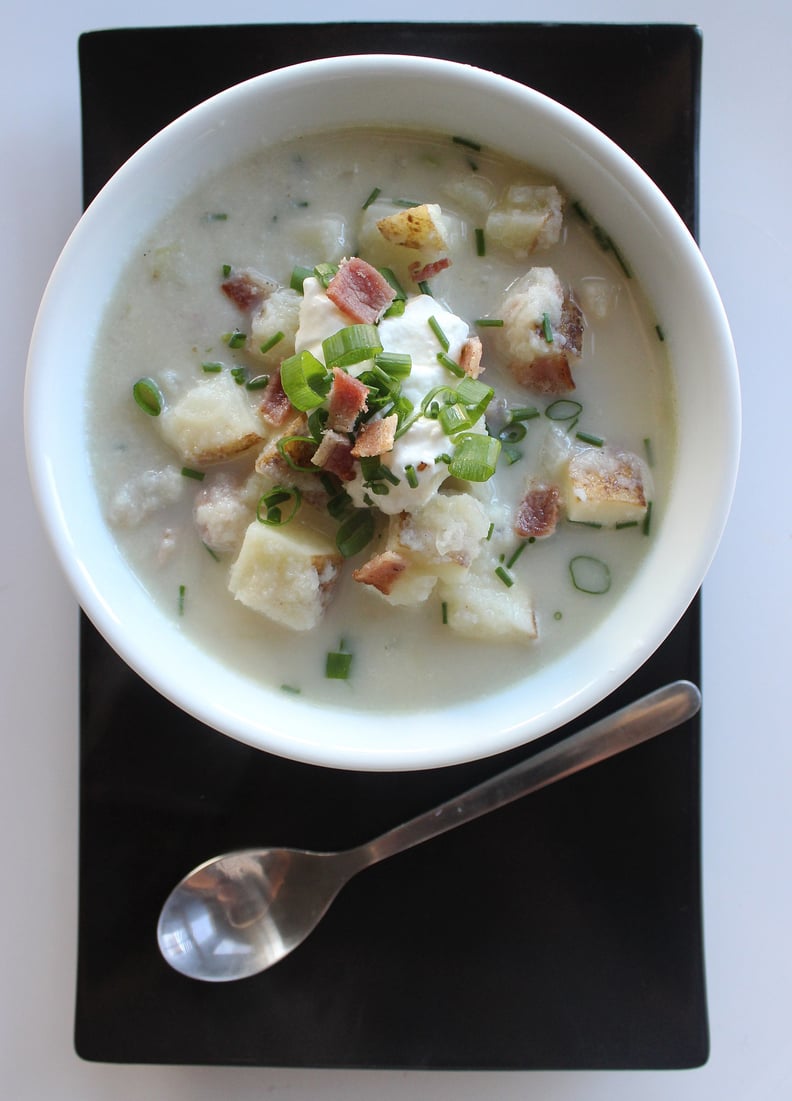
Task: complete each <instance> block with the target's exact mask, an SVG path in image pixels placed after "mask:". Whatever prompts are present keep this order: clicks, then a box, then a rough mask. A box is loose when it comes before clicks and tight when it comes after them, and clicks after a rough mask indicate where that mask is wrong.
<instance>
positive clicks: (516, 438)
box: [498, 421, 527, 443]
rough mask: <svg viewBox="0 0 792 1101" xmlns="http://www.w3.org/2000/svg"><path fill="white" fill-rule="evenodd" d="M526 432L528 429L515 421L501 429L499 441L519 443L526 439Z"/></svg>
mask: <svg viewBox="0 0 792 1101" xmlns="http://www.w3.org/2000/svg"><path fill="white" fill-rule="evenodd" d="M526 432H527V429H526V427H525V425H524V424H523V423H522V422H521V421H514V422H512V423H510V424H507V425H506V427H505V428H503V429H501V431H500V432H499V433H498V439H499V440H500V441H501V443H519V442H520V440H524V439H525V435H526Z"/></svg>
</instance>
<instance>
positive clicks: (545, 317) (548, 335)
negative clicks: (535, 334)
mask: <svg viewBox="0 0 792 1101" xmlns="http://www.w3.org/2000/svg"><path fill="white" fill-rule="evenodd" d="M542 336H543V337H544V338H545V340H546V341H547V343H548V344H552V343H553V326H552V325H551V324H550V314H549V313H543V314H542Z"/></svg>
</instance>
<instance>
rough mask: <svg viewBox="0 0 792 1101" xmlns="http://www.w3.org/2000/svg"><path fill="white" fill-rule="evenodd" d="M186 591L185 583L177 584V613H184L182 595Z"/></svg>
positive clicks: (183, 595)
mask: <svg viewBox="0 0 792 1101" xmlns="http://www.w3.org/2000/svg"><path fill="white" fill-rule="evenodd" d="M186 593H187V586H186V585H179V604H178V607H179V615H184V597H185V594H186Z"/></svg>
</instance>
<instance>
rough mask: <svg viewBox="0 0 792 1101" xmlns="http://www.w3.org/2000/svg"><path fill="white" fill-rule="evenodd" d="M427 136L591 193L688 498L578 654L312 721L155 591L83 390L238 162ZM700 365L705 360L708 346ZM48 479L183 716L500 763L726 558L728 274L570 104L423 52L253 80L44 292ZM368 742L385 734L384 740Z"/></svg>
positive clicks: (37, 388) (141, 163)
mask: <svg viewBox="0 0 792 1101" xmlns="http://www.w3.org/2000/svg"><path fill="white" fill-rule="evenodd" d="M382 123H389V124H396V125H404V126H419V127H423V128H427V129H432V130H439V131H445V132H448V133H460V132H463V133H465V134H471V135H486V138H487V142H488V144H489V145H490V146H492V147H494V148H499V149H501V150H502V151H503V152H505V153H509V154H511V155H513V156H516V157H519V158H521V159H523V160H525V161H528V162H529V163H533V164H536V165H538V166H539V167H541V168H542V169H544V170H546V171H547V172H548V173H550V174H551V175H552V176H554V177H555V178H556V179H557V180H559V181H560V184H561V186H562V187H563V188H564V189H565V190H566V191H567V192H568V193H571V194H580V195H584V196H585V199H586V204H587V206H588V208H589V209H590V210H592V211H595V212H596V217H597V220H598V221H599V222H600V223H601V224H604V225H608V226H609V227H613V228H614V233H616V231H618V240H619V243H620V247H621V249H622V250H623V252H624V253H625V255H626V256H628V257H629V260H630V264H631V266H632V268H633V269H634V271H635V274H636V276H637V278H638V279H639V280H640V281H641V283H642V285H643V287H644V289H645V291H646V292H647V295H648V297H649V298H650V300H651V301H652V302H653V304H654V307H655V310H656V314H657V316H658V317H660V318H662V319H663V327H664V331H665V336H666V340H667V347H668V351H669V356H670V359H671V363H672V368H673V369H674V372H675V379H676V387H677V397H678V414H679V425H678V437H679V438H678V458H677V470H676V474H675V477H674V482H673V486H672V492H671V499H670V501H669V504H668V508H667V512H666V514H665V516H664V520H663V524H662V525H661V526H659V527H658V529H657V532H656V536H655V537H654V538H653V539H652V547H651V550H650V553H649V556H648V558H647V559H646V561H645V563H644V565H643V566H642V568H641V570H640V572H639V573H638V575H637V577H636V578H635V580H634V582H633V584H632V586H631V588H630V590H629V594H628V595H627V596H626V598H625V599H624V600H623V601H622V602H621V604H620V605H619V607H618V609H617V610H615V611H614V613H613V614H612V615H611V616H610V617H609V618H608V619H607V620H606V621H605V622H604V623H603V624H602V625H601V626H600V627H599V628H598V629H597V630H596V631H595V632H594V633H593V634H591V635H590V636H588V637H586V638H585V639H584V640H583V641H582V642H581V643H580V644H579V645H577V646H576V647H575V648H574V649H573V650H571V651H570V652H568V653H567V654H566V656H565V657H564V658H563V660H560V661H558V662H556V663H555V664H554V665H552V666H550V667H549V668H547V669H545V670H544V671H543V672H542V675H541V676H540V677H535V678H534V679H533V680H532V682H531V690H530V693H529V692H526V690H525V687H524V686H521V685H520V684H519V683H517V684H515V685H514V686H513V687H511V688H509V689H507V690H505V691H502V692H499V693H497V694H494V695H491V696H488V697H487V698H484V699H480V700H478V701H476V702H473V703H470V702H469V701H465V702H464V704H463V705H460V706H459V708H456V709H455V708H444V709H443V710H442V711H437V712H432V711H424V712H421V713H417V714H398V715H393V716H389V715H381V714H378V715H377V717H376V722H375V723H372V719H371V716H370V715H369V714H366V713H355V712H343V711H340V710H338V711H335V710H330V709H326V708H318V707H315V706H312V705H311V703H310V702H309V701H307V700H304V699H302V698H300V697H292V696H289V695H286V694H284V693H282V692H279V691H275V690H273V691H268V690H267V689H265V688H262V687H261V686H260V685H257V684H254V683H252V682H251V681H249V680H247V679H245V678H243V677H241V676H239V675H238V674H236V673H235V672H234V670H233V669H231V668H227V667H225V666H223V665H221V664H219V663H218V661H217V660H215V659H214V658H212V657H211V656H209V655H208V654H206V653H204V652H202V651H200V650H199V649H198V648H197V647H196V646H194V645H193V643H191V642H190V640H189V639H188V638H186V637H185V636H184V635H183V634H182V632H181V630H180V629H179V626H178V623H176V622H174V621H173V620H172V619H170V618H168V617H167V615H165V614H164V613H163V612H161V611H160V610H159V609H158V608H157V607H156V606H155V605H154V604H153V603H152V602H151V601H150V600H149V599H148V597H147V596H146V595H145V593H144V591H143V589H142V586H141V585H140V583H139V582H138V581H137V580H136V578H135V576H134V574H133V573H132V572H131V571H130V569H129V567H128V566H127V564H126V562H125V560H124V559H123V558H122V556H121V555H120V553H119V552H118V550H117V548H116V545H115V542H114V539H113V536H112V534H111V533H110V531H109V530H108V528H107V526H106V524H105V522H104V520H103V518H102V515H101V513H100V510H99V506H98V503H97V498H96V495H95V492H94V488H93V484H92V478H91V471H90V465H89V459H88V455H87V451H86V448H85V447H84V446H83V444H82V441H83V440H84V438H85V434H86V429H85V410H86V387H87V384H88V373H89V366H90V359H91V350H92V347H93V342H94V338H95V334H96V332H97V329H98V327H99V325H100V321H101V317H102V313H103V310H104V308H105V305H106V301H107V299H108V298H109V296H110V295H111V293H112V290H113V286H114V284H115V282H116V280H117V278H118V276H119V275H120V273H121V271H122V269H123V267H124V265H125V263H126V261H127V259H128V257H129V255H130V253H131V251H132V249H133V247H134V246H135V244H136V243H137V242H138V241H139V240H140V239H141V238H143V237H144V236H145V235H146V234H147V233H148V232H149V231H150V230H151V229H152V228H153V227H154V226H155V225H156V223H157V222H158V221H159V220H160V219H161V218H162V217H163V215H164V214H165V213H166V211H167V210H169V209H170V208H171V207H172V206H173V205H174V204H175V203H176V202H177V201H178V200H179V199H180V198H181V197H182V195H184V194H185V193H186V192H188V191H189V190H191V189H192V187H193V186H194V185H195V182H196V180H197V179H199V178H201V177H202V176H204V175H206V174H210V173H211V172H212V171H213V170H214V169H215V167H216V166H217V165H219V164H222V163H223V161H225V160H227V159H233V158H235V157H236V156H237V155H238V152H239V150H240V149H244V148H250V147H252V146H256V145H262V144H268V143H271V142H275V141H279V140H281V139H283V138H289V137H293V136H296V135H298V134H300V133H304V132H307V131H310V130H316V129H320V128H323V127H337V126H339V125H354V124H375V125H376V124H382ZM692 352H693V353H694V354H691V353H692ZM25 415H26V433H27V447H28V462H29V468H30V473H31V480H32V484H33V487H34V491H35V494H36V497H37V501H38V505H39V508H40V511H41V514H42V517H43V519H44V523H45V526H46V529H47V532H48V534H49V537H50V539H51V541H52V543H53V545H54V547H55V550H56V553H57V555H58V558H59V560H60V562H61V564H62V566H63V568H64V570H65V572H66V574H67V577H68V579H69V581H70V583H71V585H72V586H73V588H74V591H75V594H76V596H77V598H78V600H79V602H80V604H81V606H82V607H83V609H84V610H85V612H86V613H87V615H88V616H89V618H90V619H91V620H92V621H93V623H94V624H95V625H96V627H97V628H98V629H99V630H100V631H101V633H102V634H103V635H104V636H105V638H106V639H107V640H108V642H109V643H110V644H111V645H112V646H113V647H114V648H115V649H116V650H117V651H118V652H119V653H120V654H121V656H122V657H123V658H124V659H125V660H126V661H127V662H128V663H129V665H130V666H131V667H132V668H133V669H135V670H136V671H137V672H138V673H139V674H140V675H141V676H142V677H143V678H144V679H145V680H146V681H148V682H149V683H150V684H152V685H153V686H154V687H155V688H157V689H158V690H159V691H160V692H161V693H162V694H163V695H165V696H166V697H168V698H169V699H170V700H172V701H173V702H174V703H176V704H177V705H178V706H180V707H182V708H183V709H184V710H185V711H187V712H189V713H191V714H193V715H195V716H196V717H197V718H198V719H200V720H201V721H203V722H205V723H207V724H208V725H210V726H212V727H215V728H216V729H218V730H220V731H222V732H224V733H226V734H228V735H230V736H232V737H234V738H237V739H239V740H241V741H243V742H246V743H249V744H251V745H254V746H257V747H259V748H261V749H264V750H267V751H269V752H272V753H276V754H279V755H283V756H286V757H290V758H294V759H297V760H302V761H307V762H311V763H315V764H320V765H328V766H334V767H339V768H352V769H372V770H381V769H388V770H401V769H414V768H428V767H436V766H440V765H447V764H452V763H457V762H460V761H464V760H470V759H475V758H478V757H483V756H487V755H489V754H492V753H496V752H499V751H501V750H505V749H508V748H510V747H512V746H515V745H518V744H521V743H523V742H527V741H529V740H531V739H533V738H536V737H538V736H540V735H542V734H544V733H547V732H549V731H550V730H552V729H555V728H556V727H558V726H560V725H561V724H563V723H565V722H567V721H569V720H571V719H573V718H575V717H576V716H577V715H579V714H581V713H582V712H584V711H585V710H587V709H588V708H589V707H591V706H593V705H594V704H595V703H597V702H598V701H600V700H601V699H603V698H604V697H605V696H606V695H607V694H608V693H609V692H611V691H612V690H613V689H615V688H616V687H618V685H620V684H621V683H623V681H625V680H626V679H627V678H628V677H629V676H630V675H631V674H632V673H633V672H635V670H636V669H638V668H639V667H640V665H641V664H642V663H643V662H644V661H645V660H646V659H647V658H648V657H649V655H650V654H651V653H652V652H653V651H654V650H655V649H656V648H657V647H658V646H659V645H660V643H661V642H662V641H663V640H664V638H665V637H666V636H667V635H668V634H669V632H670V631H671V630H672V629H673V627H674V625H675V624H676V622H677V621H678V620H679V618H680V617H681V615H682V614H683V612H684V611H685V609H686V608H687V606H688V605H689V603H690V601H691V600H692V599H693V597H694V596H695V594H696V592H697V590H698V588H699V586H700V584H701V582H702V579H703V577H704V575H705V573H706V571H707V569H708V567H709V564H710V562H711V560H712V557H713V555H714V553H715V550H716V548H717V545H718V542H719V539H720V536H721V533H722V530H723V527H724V524H725V522H726V518H727V515H728V511H729V507H730V503H731V497H732V493H733V488H734V482H735V478H736V472H737V462H738V452H739V438H740V405H739V383H738V375H737V366H736V361H735V356H734V350H733V346H732V342H731V336H730V333H729V328H728V324H727V321H726V318H725V315H724V312H723V308H722V305H721V302H720V298H719V296H718V293H717V290H716V288H715V286H714V283H713V280H712V277H711V275H710V273H709V271H708V269H707V267H706V265H705V262H704V260H703V259H702V257H701V254H700V253H699V251H698V248H697V247H696V245H695V243H694V241H693V240H692V238H691V236H690V234H689V233H688V231H687V229H686V228H685V226H684V224H683V223H682V221H681V220H680V218H679V217H678V216H677V214H676V213H675V211H674V210H673V208H672V207H671V205H670V204H669V203H668V201H667V200H666V199H665V198H664V196H663V195H662V194H661V193H660V191H659V190H658V189H657V188H656V187H655V185H654V184H653V183H652V182H651V181H650V180H649V178H648V177H647V176H646V175H645V173H643V172H642V171H641V169H640V168H638V167H637V166H636V165H635V163H634V162H633V161H632V160H630V158H628V157H627V156H626V155H625V154H624V153H623V152H622V151H621V150H619V149H618V148H617V147H616V146H615V145H614V144H613V143H612V142H611V141H610V140H609V139H608V138H606V137H605V136H603V135H602V134H601V133H600V132H598V131H597V130H595V129H594V128H593V127H592V126H590V125H589V124H588V123H586V122H585V121H584V120H582V119H580V118H579V117H578V116H576V115H574V114H572V113H571V112H570V111H568V110H567V109H565V108H563V107H562V106H560V105H559V104H557V103H555V102H554V101H552V100H549V99H547V98H546V97H545V96H542V95H540V94H539V93H537V92H535V91H532V90H529V89H526V88H524V87H523V86H522V85H519V84H516V83H514V82H512V81H509V80H507V79H505V78H503V77H500V76H495V75H493V74H490V73H487V72H483V71H481V70H477V69H474V68H470V67H468V66H463V65H458V64H455V63H452V62H445V61H437V60H432V59H425V58H418V57H399V56H384V55H376V56H360V57H346V58H334V59H328V60H323V61H315V62H309V63H306V64H303V65H298V66H294V67H291V68H288V69H282V70H279V71H276V72H274V73H271V74H267V75H265V76H261V77H258V78H255V79H253V80H251V81H247V82H245V83H244V84H240V85H238V86H236V87H234V88H231V89H229V90H228V91H226V92H223V93H221V94H220V95H218V96H216V97H214V98H213V99H211V100H209V101H207V102H206V103H204V104H202V105H201V106H199V107H197V108H195V109H194V110H192V111H190V112H189V113H188V114H186V115H184V116H183V117H181V118H180V119H178V120H177V121H176V122H174V123H172V124H171V125H170V126H168V127H167V128H166V129H165V130H164V131H162V132H161V133H160V134H158V135H157V136H156V137H155V138H153V139H152V140H151V141H150V142H149V143H148V144H146V145H145V146H144V147H143V148H142V149H141V150H139V152H138V153H136V154H135V156H134V157H132V158H131V159H130V161H128V162H127V164H125V165H124V166H123V168H122V169H121V170H120V171H119V172H118V173H117V174H116V175H115V176H114V177H113V179H112V180H110V182H109V183H108V184H107V186H106V187H105V188H104V189H103V191H102V192H101V193H100V194H99V195H98V196H97V198H96V200H95V201H94V202H93V204H92V205H91V207H90V208H89V209H88V211H87V212H86V214H85V215H84V216H83V218H82V219H81V221H80V222H79V224H78V226H77V227H76V229H75V230H74V233H73V234H72V236H71V238H70V239H69V241H68V243H67V245H66V247H65V248H64V250H63V253H62V255H61V257H60V259H59V261H58V264H57V266H56V268H55V270H54V272H53V275H52V277H51V280H50V282H49V284H48V286H47V290H46V293H45V295H44V298H43V301H42V304H41V308H40V311H39V316H38V319H37V323H36V327H35V330H34V334H33V340H32V343H31V349H30V356H29V363H28V376H27V388H26V410H25ZM372 727H374V729H375V730H376V735H375V737H372Z"/></svg>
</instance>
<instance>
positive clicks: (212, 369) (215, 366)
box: [201, 363, 223, 375]
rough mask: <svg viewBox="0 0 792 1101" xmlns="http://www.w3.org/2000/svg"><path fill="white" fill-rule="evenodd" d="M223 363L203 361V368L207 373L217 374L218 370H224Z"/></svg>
mask: <svg viewBox="0 0 792 1101" xmlns="http://www.w3.org/2000/svg"><path fill="white" fill-rule="evenodd" d="M222 369H223V365H222V363H202V364H201V370H202V371H205V372H206V374H207V375H216V374H217V373H218V371H222Z"/></svg>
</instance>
